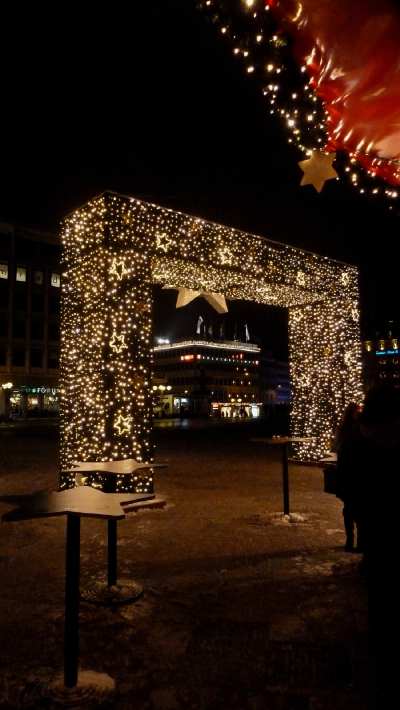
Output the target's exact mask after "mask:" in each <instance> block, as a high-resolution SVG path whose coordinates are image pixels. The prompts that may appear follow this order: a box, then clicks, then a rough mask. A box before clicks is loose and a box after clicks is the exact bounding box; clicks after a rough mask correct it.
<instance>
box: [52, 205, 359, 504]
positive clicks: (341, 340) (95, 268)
mask: <svg viewBox="0 0 400 710" xmlns="http://www.w3.org/2000/svg"><path fill="white" fill-rule="evenodd" d="M62 243H63V261H64V276H63V287H62V311H61V458H62V468H65V467H66V466H67V465H70V464H71V462H72V461H74V460H84V461H107V460H113V459H123V458H134V459H136V460H137V461H146V462H149V461H152V455H153V447H152V443H151V439H152V437H151V433H152V388H151V369H152V337H151V333H152V284H154V283H158V284H168V285H170V286H175V287H187V288H192V289H199V290H205V291H214V292H218V293H222V294H224V295H225V296H226V297H227V298H229V299H246V300H249V301H256V302H259V303H265V304H270V305H277V306H284V307H286V308H288V310H289V365H290V378H291V386H292V392H293V402H292V407H291V432H292V434H293V435H296V436H312V437H315V438H314V439H313V441H311V442H308V443H302V444H297V445H296V447H295V456H296V457H297V458H299V459H301V460H309V461H312V460H316V459H318V458H319V457H320V456H321V455H322V454H324V453H325V452H326V451H327V450H328V449H329V446H330V439H331V436H332V431H333V429H334V428H335V426H336V425H337V422H338V419H339V418H340V416H341V414H342V412H343V410H344V408H345V407H346V405H347V404H348V403H349V402H351V401H360V400H361V398H362V366H361V342H360V330H359V292H358V270H357V269H356V268H355V267H354V266H350V265H348V264H343V263H340V262H337V261H334V260H332V259H328V258H326V257H321V256H318V255H317V254H312V253H309V252H305V251H302V250H301V249H295V248H293V247H291V246H287V245H284V244H280V243H277V242H273V241H271V240H269V239H264V238H262V237H259V236H256V235H253V234H247V233H244V232H242V231H239V230H237V229H232V228H231V227H226V226H224V225H220V224H215V223H213V222H209V221H206V220H203V219H200V218H197V217H193V216H190V215H187V214H183V213H181V212H176V211H174V210H170V209H166V208H165V207H160V206H158V205H155V204H150V203H147V202H143V201H141V200H138V199H136V198H133V197H127V196H124V195H119V194H114V193H110V192H107V193H104V194H103V195H100V196H99V197H96V198H94V199H93V200H91V201H90V202H88V203H87V204H86V205H84V206H83V207H81V208H79V209H77V210H76V211H74V212H73V213H72V214H71V215H70V216H68V217H67V218H66V220H65V222H64V225H63V229H62ZM71 485H74V478H73V477H72V476H69V475H63V476H62V480H61V486H62V487H67V486H71ZM97 485H99V486H101V485H102V481H101V479H100V478H97ZM118 486H119V490H123V489H126V487H127V486H128V487H129V490H136V491H148V490H151V489H152V477H151V475H147V474H146V475H142V476H139V475H137V476H135V477H133V476H132V478H131V479H129V481H128V483H127V481H126V477H125V478H124V480H122V479H121V481H120V482H119V484H118ZM123 486H124V488H123Z"/></svg>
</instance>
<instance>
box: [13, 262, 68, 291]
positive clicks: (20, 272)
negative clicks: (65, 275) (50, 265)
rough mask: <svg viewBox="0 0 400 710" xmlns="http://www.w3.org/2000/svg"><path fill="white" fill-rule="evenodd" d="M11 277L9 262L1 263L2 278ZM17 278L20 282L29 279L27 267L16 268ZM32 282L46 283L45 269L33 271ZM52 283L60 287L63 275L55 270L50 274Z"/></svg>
mask: <svg viewBox="0 0 400 710" xmlns="http://www.w3.org/2000/svg"><path fill="white" fill-rule="evenodd" d="M8 278H9V268H8V264H5V263H2V264H0V279H8ZM15 280H16V281H20V282H25V281H26V280H27V269H26V268H25V266H17V268H16V270H15ZM32 282H33V283H34V284H36V285H37V286H43V284H44V271H33V272H32ZM50 285H51V286H54V288H60V285H61V277H60V274H58V273H57V272H55V271H53V272H51V274H50Z"/></svg>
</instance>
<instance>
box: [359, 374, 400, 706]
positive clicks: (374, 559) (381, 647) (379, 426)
mask: <svg viewBox="0 0 400 710" xmlns="http://www.w3.org/2000/svg"><path fill="white" fill-rule="evenodd" d="M360 424H361V433H362V441H363V451H362V454H363V464H362V465H363V471H364V475H363V485H362V487H361V488H360V491H359V498H358V506H359V509H360V515H361V520H362V524H363V526H364V530H365V536H364V548H365V550H364V558H363V561H362V565H363V566H362V570H363V574H364V577H365V579H366V582H367V589H368V616H369V651H370V657H371V660H372V664H371V667H374V671H373V673H374V674H375V679H374V682H375V688H374V700H375V705H371V707H373V708H377V710H381V708H389V707H390V706H391V698H393V696H394V694H395V693H397V692H398V655H397V654H396V653H394V652H393V647H394V646H395V645H396V644H398V639H399V634H400V619H399V616H400V614H399V611H400V606H399V598H400V589H399V582H398V577H399V575H398V555H399V545H400V534H399V507H400V388H398V387H394V386H393V385H390V384H382V385H379V386H375V387H374V388H372V389H371V390H370V391H369V392H368V393H367V396H366V399H365V403H364V408H363V413H362V415H361V419H360Z"/></svg>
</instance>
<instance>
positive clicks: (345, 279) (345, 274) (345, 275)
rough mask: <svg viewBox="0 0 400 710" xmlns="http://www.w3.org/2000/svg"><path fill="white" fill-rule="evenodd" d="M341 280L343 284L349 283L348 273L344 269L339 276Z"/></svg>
mask: <svg viewBox="0 0 400 710" xmlns="http://www.w3.org/2000/svg"><path fill="white" fill-rule="evenodd" d="M341 281H342V284H343V286H348V285H349V283H350V276H349V274H348V273H347V272H346V271H344V272H343V274H342V276H341Z"/></svg>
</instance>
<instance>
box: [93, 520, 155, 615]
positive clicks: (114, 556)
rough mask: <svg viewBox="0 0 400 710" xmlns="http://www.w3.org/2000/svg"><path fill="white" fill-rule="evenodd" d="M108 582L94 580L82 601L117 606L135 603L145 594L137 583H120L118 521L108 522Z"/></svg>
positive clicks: (122, 581)
mask: <svg viewBox="0 0 400 710" xmlns="http://www.w3.org/2000/svg"><path fill="white" fill-rule="evenodd" d="M107 543H108V548H107V580H106V581H105V580H104V577H103V578H102V579H97V580H94V581H93V582H92V583H90V585H88V586H87V587H86V589H83V591H82V594H81V599H82V601H85V602H89V604H97V605H99V606H115V605H118V604H130V603H132V602H135V601H136V600H137V599H139V597H141V596H142V594H143V587H142V586H141V585H140V584H138V583H137V582H133V581H130V580H128V579H123V580H121V581H120V582H118V575H117V566H118V548H117V520H115V519H109V520H108V521H107Z"/></svg>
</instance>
